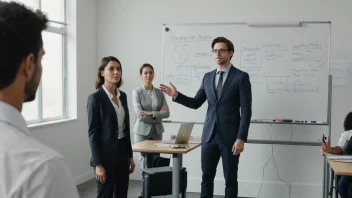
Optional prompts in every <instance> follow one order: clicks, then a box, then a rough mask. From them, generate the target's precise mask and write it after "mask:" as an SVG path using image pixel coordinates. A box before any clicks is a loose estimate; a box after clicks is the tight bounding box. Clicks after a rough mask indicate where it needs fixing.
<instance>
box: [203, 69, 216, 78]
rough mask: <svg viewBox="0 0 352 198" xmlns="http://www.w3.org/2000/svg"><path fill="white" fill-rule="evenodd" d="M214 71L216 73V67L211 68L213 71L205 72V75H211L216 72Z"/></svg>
mask: <svg viewBox="0 0 352 198" xmlns="http://www.w3.org/2000/svg"><path fill="white" fill-rule="evenodd" d="M214 73H216V69H213V70H211V71H209V72H207V73H205V74H204V77H206V76H209V75H212V74H214Z"/></svg>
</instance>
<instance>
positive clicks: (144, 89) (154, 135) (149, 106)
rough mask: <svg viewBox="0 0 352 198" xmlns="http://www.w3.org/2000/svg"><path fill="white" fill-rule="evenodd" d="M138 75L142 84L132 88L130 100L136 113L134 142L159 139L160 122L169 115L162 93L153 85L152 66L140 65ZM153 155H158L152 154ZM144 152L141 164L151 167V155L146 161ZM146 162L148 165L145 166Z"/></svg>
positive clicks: (162, 129)
mask: <svg viewBox="0 0 352 198" xmlns="http://www.w3.org/2000/svg"><path fill="white" fill-rule="evenodd" d="M139 73H140V77H141V79H142V80H143V85H142V86H140V87H137V88H135V89H134V90H133V93H132V100H133V107H134V111H135V113H136V115H137V119H136V123H135V125H134V128H133V133H134V142H135V143H138V142H142V141H144V140H161V139H162V134H163V132H164V127H163V124H162V122H161V121H162V119H163V118H168V117H169V116H170V112H169V108H168V106H167V103H166V100H165V96H164V93H163V92H162V91H161V90H160V89H158V88H156V87H154V86H153V84H152V82H153V79H154V68H153V66H151V65H150V64H148V63H145V64H143V65H142V66H141V68H140V70H139ZM153 156H158V154H154V155H153ZM145 157H146V153H142V157H141V159H140V160H141V166H142V169H144V168H145V167H151V163H152V161H153V158H152V156H150V157H149V155H148V162H147V161H146V159H145ZM147 163H148V166H147Z"/></svg>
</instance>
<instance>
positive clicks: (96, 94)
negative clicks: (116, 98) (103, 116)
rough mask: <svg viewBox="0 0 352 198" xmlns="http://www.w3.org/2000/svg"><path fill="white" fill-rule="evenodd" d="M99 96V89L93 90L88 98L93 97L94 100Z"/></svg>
mask: <svg viewBox="0 0 352 198" xmlns="http://www.w3.org/2000/svg"><path fill="white" fill-rule="evenodd" d="M99 95H100V89H97V90H95V91H94V92H93V93H91V94H89V97H94V98H96V97H97V96H99Z"/></svg>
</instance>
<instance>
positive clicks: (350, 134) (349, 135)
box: [342, 130, 352, 139]
mask: <svg viewBox="0 0 352 198" xmlns="http://www.w3.org/2000/svg"><path fill="white" fill-rule="evenodd" d="M342 134H343V135H345V136H347V137H348V139H350V138H351V137H352V130H348V131H345V132H343V133H342Z"/></svg>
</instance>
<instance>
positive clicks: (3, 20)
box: [0, 1, 48, 90]
mask: <svg viewBox="0 0 352 198" xmlns="http://www.w3.org/2000/svg"><path fill="white" fill-rule="evenodd" d="M47 22H48V19H47V17H46V16H45V15H44V14H42V13H41V12H40V11H36V12H33V11H32V10H30V9H29V8H27V7H26V6H24V5H23V4H20V3H16V2H3V1H0V71H1V72H0V90H2V89H4V88H6V87H8V86H9V85H11V84H12V83H13V81H14V80H15V79H16V75H17V73H18V70H19V68H20V66H21V62H22V61H23V59H24V58H25V57H27V56H28V55H29V54H31V53H33V54H34V61H37V59H38V54H39V51H40V49H41V48H43V39H42V31H43V30H45V29H46V28H47Z"/></svg>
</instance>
